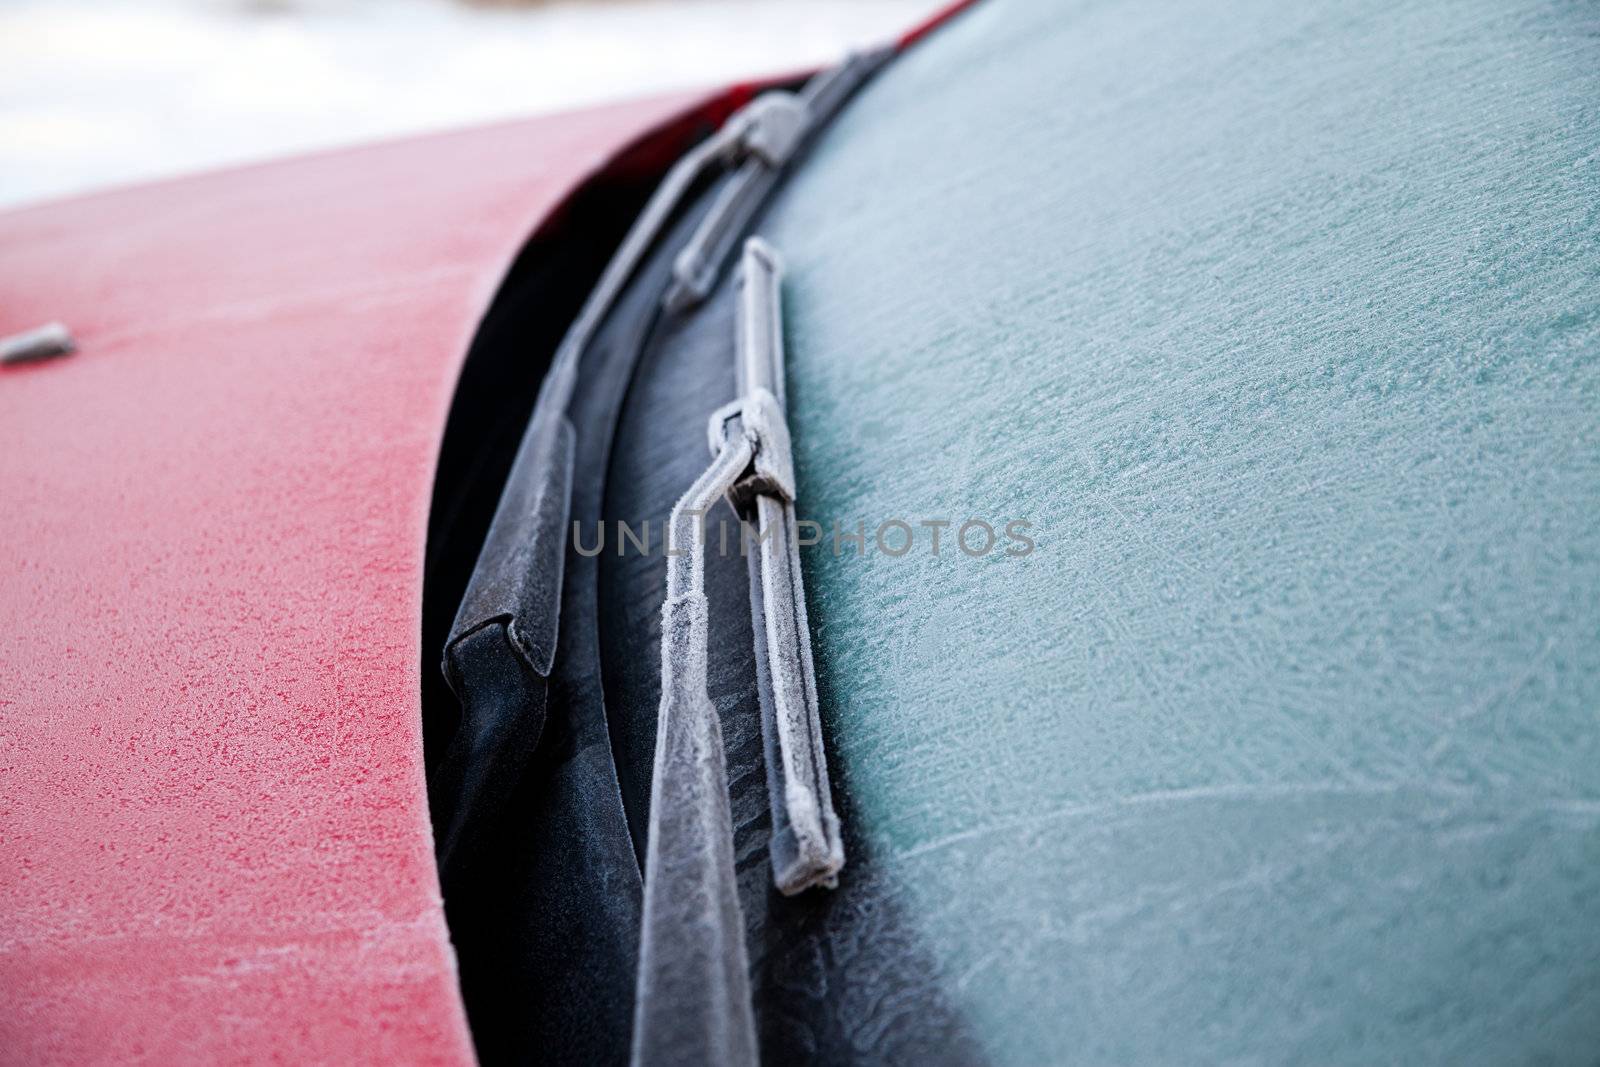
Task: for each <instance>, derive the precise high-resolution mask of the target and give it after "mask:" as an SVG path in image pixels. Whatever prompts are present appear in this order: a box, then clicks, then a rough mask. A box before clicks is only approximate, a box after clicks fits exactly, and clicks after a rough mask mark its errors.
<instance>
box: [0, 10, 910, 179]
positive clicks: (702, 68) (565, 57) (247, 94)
mask: <svg viewBox="0 0 1600 1067" xmlns="http://www.w3.org/2000/svg"><path fill="white" fill-rule="evenodd" d="M939 6H941V4H940V2H939V0H545V2H534V3H524V4H518V5H509V4H502V5H492V6H486V5H482V4H477V5H472V4H463V3H460V2H452V0H140V2H136V3H121V4H108V3H103V2H96V0H0V204H4V205H9V204H16V203H20V202H25V201H30V200H36V199H39V198H44V197H54V196H59V195H65V194H69V193H74V192H79V191H84V190H89V189H94V188H99V187H103V186H107V185H113V184H121V183H125V182H130V181H138V180H144V179H149V178H156V177H163V176H167V175H172V174H178V173H183V172H186V171H192V170H196V169H201V168H207V167H213V166H218V165H222V164H227V163H235V162H243V161H247V160H255V159H261V158H264V157H269V156H274V155H282V154H285V153H291V152H301V151H307V150H311V149H315V148H323V147H331V146H335V145H342V144H347V143H351V142H357V141H364V140H372V139H374V138H380V137H388V136H394V135H397V134H404V133H411V132H418V131H423V130H432V129H439V128H442V127H448V126H457V125H463V124H469V123H474V122H482V121H488V120H493V119H497V118H506V117H510V116H515V115H526V114H531V113H536V112H541V111H551V110H558V109H562V108H570V107H576V106H581V105H584V104H592V103H597V102H601V101H606V100H614V99H621V98H626V97H629V96H638V95H641V94H646V93H651V92H657V91H662V90H666V89H673V88H680V87H687V86H694V85H703V84H708V83H712V84H714V83H718V82H725V81H729V80H732V79H734V78H738V77H740V76H743V75H747V74H756V73H766V72H772V71H781V70H785V69H790V68H793V67H797V66H802V65H808V64H820V63H824V62H828V61H830V60H832V59H834V58H836V57H837V56H839V55H840V54H842V53H843V52H844V51H845V50H846V49H847V48H849V47H851V46H857V45H867V44H873V43H877V42H879V41H883V40H887V39H889V38H891V37H893V36H894V35H896V34H897V33H899V32H900V31H901V30H903V29H905V28H907V27H909V26H911V25H912V24H914V23H915V22H917V21H918V20H919V19H921V18H922V17H923V16H925V15H926V14H928V13H930V12H931V11H933V10H935V9H936V8H938V7H939Z"/></svg>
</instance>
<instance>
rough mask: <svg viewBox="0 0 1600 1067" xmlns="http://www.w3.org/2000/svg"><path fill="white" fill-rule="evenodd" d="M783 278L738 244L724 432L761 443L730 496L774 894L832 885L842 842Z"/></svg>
mask: <svg viewBox="0 0 1600 1067" xmlns="http://www.w3.org/2000/svg"><path fill="white" fill-rule="evenodd" d="M782 276H783V264H782V260H781V258H780V257H779V255H778V253H777V251H776V250H775V249H773V248H772V246H771V245H769V244H767V243H766V242H765V241H763V240H761V239H760V238H758V237H753V238H751V239H750V240H748V241H746V242H745V246H744V259H743V262H742V264H741V267H740V273H739V281H738V285H739V353H738V360H739V363H738V367H739V371H738V378H739V390H740V393H741V394H742V395H743V397H744V399H743V400H741V401H737V402H736V403H735V404H734V405H730V407H729V408H727V409H724V419H723V423H722V426H721V427H720V432H721V433H722V434H723V436H724V438H726V436H727V435H728V433H729V432H730V428H731V427H732V426H733V425H734V423H735V420H736V421H737V424H738V426H739V427H740V428H742V429H743V431H744V432H745V433H746V434H747V435H751V434H752V433H753V436H754V438H755V440H756V442H757V447H756V454H755V458H754V462H753V464H752V467H751V470H750V471H749V472H748V474H747V476H746V477H745V478H744V479H742V480H740V481H738V482H736V483H734V486H733V489H732V491H731V492H730V494H729V496H730V497H731V498H732V501H733V503H734V506H735V508H736V509H737V510H738V511H739V512H740V514H741V515H746V516H750V517H752V518H753V519H754V520H755V523H756V531H757V536H756V545H757V552H756V553H755V554H754V555H752V556H751V557H750V570H751V574H750V578H751V582H750V599H751V606H752V608H753V609H754V615H755V619H754V623H755V625H754V629H755V639H756V674H757V683H758V684H757V689H758V691H759V694H760V699H761V727H762V740H763V743H764V746H765V749H766V760H767V789H768V793H769V795H770V797H771V803H772V843H771V846H770V853H771V858H772V875H773V883H774V884H775V885H776V886H777V887H778V891H779V892H781V893H783V894H784V895H786V896H792V895H794V894H795V893H799V892H801V891H803V890H805V889H808V888H810V887H811V886H817V885H821V886H828V887H830V888H831V887H832V886H834V885H836V884H838V874H839V869H840V868H841V867H843V866H844V843H843V841H842V840H841V838H840V836H839V818H838V816H837V815H836V814H835V813H834V809H833V796H832V791H831V789H830V787H829V783H828V763H827V756H826V754H825V753H824V750H823V743H822V719H821V716H820V715H819V713H818V710H817V683H816V672H815V668H814V667H813V665H812V660H811V628H810V624H809V622H808V620H807V618H806V598H805V587H804V584H803V583H802V581H801V577H800V539H799V536H798V532H797V530H796V528H795V512H794V501H795V483H794V460H793V457H792V454H791V449H790V443H789V429H788V424H787V420H786V412H787V408H788V403H787V399H786V395H785V393H786V391H785V387H784V365H783V364H784V360H783V320H782V311H781V304H780V302H779V301H780V292H779V286H780V285H781V283H782Z"/></svg>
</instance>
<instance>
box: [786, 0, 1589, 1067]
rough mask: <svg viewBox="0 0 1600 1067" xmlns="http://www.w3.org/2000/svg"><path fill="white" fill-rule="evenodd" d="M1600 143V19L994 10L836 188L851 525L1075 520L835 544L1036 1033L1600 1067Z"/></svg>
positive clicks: (827, 619)
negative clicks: (957, 540) (913, 541)
mask: <svg viewBox="0 0 1600 1067" xmlns="http://www.w3.org/2000/svg"><path fill="white" fill-rule="evenodd" d="M1597 152H1600V14H1597V12H1596V9H1595V8H1594V7H1593V6H1592V5H1590V4H1584V3H1529V2H1513V3H1490V2H1477V0H1468V2H1433V3H1409V4H1398V5H1397V4H1392V3H1375V2H1358V3H1338V2H1321V3H1310V4H1278V3H1241V4H1229V5H1222V4H1215V3H1156V2H1147V0H1133V2H1127V3H1112V2H1105V3H1062V2H1060V0H987V2H985V3H982V4H980V5H979V6H978V7H977V8H976V9H975V10H974V11H972V12H971V13H969V14H967V15H965V16H963V17H961V18H960V19H958V20H957V21H956V22H955V23H954V24H953V25H951V26H950V27H948V28H947V29H945V30H942V31H940V32H939V33H938V34H936V35H935V36H934V37H933V38H931V39H930V40H928V41H927V42H925V43H924V44H923V45H921V46H919V47H918V48H917V49H916V50H915V51H913V52H912V53H911V54H910V55H908V56H907V57H905V58H904V59H902V60H900V61H898V62H897V63H896V64H895V65H894V66H893V67H891V68H890V69H889V70H888V71H887V72H886V73H885V74H884V75H883V76H882V77H881V80H880V81H879V82H878V83H876V84H875V85H874V86H872V87H871V88H870V89H869V90H868V91H867V92H866V93H865V94H864V96H863V97H862V98H861V99H860V101H859V102H858V103H857V104H856V105H854V106H853V107H852V108H851V109H850V111H849V112H848V113H847V114H846V115H845V116H844V117H843V118H842V119H841V120H840V121H839V123H838V124H837V126H836V128H834V129H833V130H832V131H831V132H830V133H829V134H828V136H827V139H826V141H825V142H824V143H823V144H822V145H821V146H819V149H818V151H817V152H816V153H815V154H814V155H813V157H812V158H811V159H810V160H809V161H808V162H807V163H806V165H805V166H804V167H803V169H802V170H801V171H800V173H799V174H797V175H796V177H795V179H794V180H793V182H792V183H791V184H790V186H789V187H788V189H787V190H786V192H785V194H784V196H783V198H782V199H781V201H780V202H779V204H778V205H777V207H776V210H775V211H774V213H773V214H772V215H771V217H770V218H769V219H768V220H767V221H766V223H765V225H764V226H763V228H762V230H763V233H764V234H765V235H766V236H768V237H769V238H770V239H771V240H772V241H773V242H774V243H775V244H776V245H777V246H778V247H780V248H781V249H782V251H783V253H784V254H785V256H786V257H787V259H788V261H789V264H790V275H789V282H788V290H787V297H786V310H787V314H788V319H789V326H788V346H789V364H790V369H789V376H790V377H789V386H790V402H791V409H792V411H791V422H792V424H793V426H794V430H795V447H796V450H797V459H798V462H799V465H800V488H801V511H802V516H803V517H806V516H808V517H811V518H814V519H818V520H821V521H822V522H823V523H824V524H825V525H827V524H831V523H832V522H834V521H835V520H837V521H840V522H841V523H842V524H844V525H845V526H846V527H847V528H851V527H853V525H854V522H855V521H856V520H857V519H861V520H865V521H866V523H867V526H868V530H869V540H870V530H871V529H872V527H873V526H874V525H875V524H876V523H878V522H880V521H882V520H884V519H888V518H904V519H907V520H910V521H912V522H913V523H915V522H917V521H918V520H920V519H924V518H941V517H942V518H950V519H954V520H956V521H957V522H959V521H960V520H962V519H963V518H966V517H969V516H979V517H983V518H985V519H988V520H990V521H991V522H994V523H996V524H997V525H999V524H1001V523H1003V522H1004V521H1005V520H1008V519H1014V518H1022V519H1029V520H1032V522H1033V523H1034V529H1033V534H1034V536H1035V538H1036V540H1037V549H1036V550H1035V551H1034V552H1033V553H1032V554H1031V555H1029V556H1027V557H1025V558H1021V559H1016V558H1006V557H1005V556H1003V555H1001V554H1000V552H999V551H998V550H997V551H996V552H995V553H993V554H991V555H990V556H988V557H985V558H983V559H981V560H979V559H972V558H968V557H965V556H963V555H961V554H960V553H959V552H952V551H951V549H950V547H949V541H948V538H949V536H950V534H949V533H948V532H947V533H946V535H945V537H946V539H947V540H946V541H945V544H944V546H942V548H943V550H942V551H941V554H940V556H939V557H938V558H937V559H934V558H932V557H931V556H930V555H929V554H928V531H926V530H921V531H919V535H920V537H919V541H918V543H917V546H916V549H915V550H914V551H913V552H912V553H911V554H910V555H907V556H905V557H903V558H898V559H894V558H885V557H883V556H881V555H877V554H876V553H873V552H870V551H869V554H868V557H867V558H865V559H861V558H856V557H855V556H854V555H852V554H850V553H849V551H848V549H847V551H846V554H845V555H843V556H842V557H838V558H836V557H835V556H834V555H833V553H832V551H831V548H830V544H829V540H828V539H827V538H824V541H823V543H822V544H820V545H818V546H816V547H815V548H812V549H810V550H809V555H808V556H807V558H806V565H807V567H808V572H807V581H808V583H809V591H810V601H811V620H812V624H813V628H814V631H815V639H816V647H817V667H818V672H819V681H820V684H821V686H822V689H823V701H824V707H825V711H826V714H827V715H828V716H829V719H830V727H831V736H832V741H833V744H834V750H833V760H834V763H835V767H836V770H835V774H836V777H837V779H838V780H839V782H840V789H841V791H842V792H844V793H845V794H846V796H847V797H848V810H849V812H850V814H851V816H852V817H853V818H854V819H855V820H857V826H858V828H859V830H860V831H861V832H862V833H863V834H864V835H865V838H866V840H867V842H868V845H869V851H870V853H871V862H874V863H877V864H880V865H882V866H883V867H885V868H886V869H887V870H888V871H890V872H891V873H892V874H893V876H894V877H895V879H896V880H897V881H898V882H899V883H900V884H902V885H903V886H904V887H906V892H907V894H908V899H909V906H908V910H909V912H910V914H911V916H912V918H913V920H914V922H915V923H916V924H917V926H918V929H919V932H920V936H921V937H922V938H923V939H924V940H925V941H926V942H927V944H928V945H929V946H930V948H931V950H932V952H933V954H934V955H935V957H936V958H937V959H938V960H939V961H940V968H941V977H942V981H943V983H944V985H945V986H946V988H948V989H949V990H950V991H951V994H952V996H953V997H954V998H955V1000H956V1001H957V1003H958V1004H959V1005H960V1006H961V1007H962V1008H963V1009H964V1010H966V1011H967V1012H968V1013H970V1015H971V1018H972V1020H973V1022H974V1025H975V1027H976V1029H977V1030H978V1032H979V1033H980V1035H981V1036H982V1038H983V1040H984V1041H985V1042H986V1044H987V1046H988V1048H989V1050H990V1051H991V1052H992V1053H993V1054H994V1056H995V1057H996V1058H997V1059H998V1060H1000V1061H1002V1062H1007V1063H1016V1064H1037V1063H1053V1062H1089V1063H1104V1062H1173V1061H1177V1062H1193V1061H1197V1060H1198V1061H1215V1060H1246V1061H1261V1062H1283V1061H1299V1062H1313V1063H1330V1062H1374V1061H1385V1062H1393V1061H1399V1062H1416V1061H1419V1060H1420V1061H1434V1062H1451V1063H1461V1062H1485V1063H1505V1062H1523V1061H1528V1060H1535V1059H1540V1058H1542V1057H1543V1058H1549V1059H1553V1060H1555V1061H1560V1062H1593V1058H1594V1056H1595V1054H1596V1050H1597V1049H1600V156H1597ZM894 537H895V541H896V543H897V542H898V540H899V538H900V535H899V534H895V535H894ZM1002 545H1003V542H1002ZM848 873H849V872H848V870H847V871H846V876H848Z"/></svg>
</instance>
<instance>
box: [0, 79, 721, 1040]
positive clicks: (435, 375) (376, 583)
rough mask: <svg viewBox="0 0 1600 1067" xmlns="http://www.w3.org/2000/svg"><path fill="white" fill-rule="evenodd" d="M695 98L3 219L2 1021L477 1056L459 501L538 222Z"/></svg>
mask: <svg viewBox="0 0 1600 1067" xmlns="http://www.w3.org/2000/svg"><path fill="white" fill-rule="evenodd" d="M727 99H728V94H718V95H717V96H716V97H715V98H708V97H706V96H705V95H703V94H702V95H698V96H692V95H679V96H674V97H669V98H665V99H659V100H653V101H648V102H644V103H635V104H628V105H623V106H618V107H611V108H605V109H600V110H595V111H587V112H583V113H579V114H571V115H563V116H558V117H553V118H545V119H538V120H534V121H529V122H521V123H515V124H511V125H503V126H498V127H492V128H488V129H481V130H475V131H471V132H466V133H458V134H450V135H444V136H437V137H431V138H426V139H422V140H414V141H409V142H405V143H400V144H394V145H386V146H380V147H375V148H367V149H360V150H355V151H348V152H341V153H337V154H332V155H324V156H318V157H314V158H308V159H302V160H297V161H293V162H288V163H282V164H274V165H270V166H263V167H256V168H250V169H245V170H237V171H232V172H228V173H220V174H215V175H210V176H205V177H199V178H194V179H190V180H185V181H178V182H172V183H168V184H163V185H158V186H151V187H145V188H138V189H131V190H127V191H121V192H115V193H110V194H106V195H102V196H97V197H92V198H88V199H82V200H76V201H70V202H64V203H59V204H51V205H47V206H43V207H38V208H33V209H31V210H25V211H21V212H17V213H13V214H9V215H0V334H9V333H11V332H14V331H18V330H22V329H25V328H29V327H33V326H37V325H39V324H41V323H43V322H47V321H50V320H55V319H59V320H61V321H63V322H65V323H66V324H68V325H69V326H70V328H71V329H72V331H73V333H74V335H75V336H76V338H77V341H78V344H79V348H80V351H79V352H78V353H77V354H76V355H73V356H71V357H69V358H66V359H63V360H59V361H56V362H52V363H45V364H36V365H32V366H27V367H12V368H4V369H0V502H3V503H0V542H3V543H4V544H5V546H6V548H5V555H6V560H7V568H6V569H7V572H8V576H7V583H6V586H5V595H4V596H0V634H3V635H4V636H3V637H0V642H3V654H0V797H3V800H0V808H3V810H4V815H3V818H0V835H3V836H0V945H3V946H4V947H3V951H0V990H4V992H3V993H0V1001H3V1010H0V1047H4V1048H5V1049H6V1050H7V1058H15V1059H17V1060H26V1061H41V1060H50V1061H56V1060H71V1061H74V1062H79V1061H83V1060H105V1061H116V1062H127V1061H132V1060H141V1059H143V1060H150V1061H154V1062H197V1061H203V1062H213V1061H220V1060H230V1061H231V1060H240V1059H250V1060H268V1059H281V1060H288V1061H292V1062H345V1063H351V1062H365V1061H393V1060H395V1059H396V1058H397V1057H402V1056H403V1058H404V1059H405V1060H406V1061H407V1062H412V1061H470V1060H471V1059H472V1046H471V1042H470V1040H469V1036H468V1033H467V1027H466V1022H465V1017H464V1014H463V1011H462V1007H461V1002H460V997H459V995H458V993H457V988H456V980H455V967H454V957H453V955H452V952H451V948H450V944H449V940H448V935H447V931H446V929H445V922H444V917H443V913H442V911H441V908H440V900H439V888H438V883H437V879H436V874H435V869H434V863H433V855H432V837H431V833H430V829H429V824H428V814H427V805H426V797H425V789H424V782H423V773H422V765H421V754H422V749H421V741H420V736H419V732H420V724H419V707H418V700H419V696H418V694H419V679H418V674H417V672H418V663H419V661H420V658H421V657H420V648H419V640H420V638H419V628H420V617H421V616H420V612H421V605H420V597H421V593H420V590H421V588H422V577H421V569H422V558H423V547H424V538H425V532H426V528H427V510H428V504H429V498H430V493H431V491H432V479H433V470H434V463H435V460H436V457H437V455H438V449H439V443H440V437H441V434H442V431H443V427H444V423H445V416H446V412H447V410H448V407H449V404H450V398H451V392H452V389H453V387H454V384H455V380H456V375H457V371H458V369H459V367H460V364H461V361H462V358H463V356H464V354H465V353H466V351H467V347H468V343H469V341H470V340H471V337H472V334H473V331H474V328H475V327H476V325H477V323H478V320H479V318H480V316H481V315H482V313H483V311H484V309H485V307H486V306H487V304H488V302H489V300H490V298H491V297H492V295H493V294H494V291H495V288H496V286H497V284H498V283H499V281H500V280H501V278H502V276H503V274H504V273H505V270H506V268H507V265H508V264H509V263H510V261H511V259H512V258H513V256H514V255H515V253H516V252H517V249H518V248H519V246H520V245H521V243H522V242H523V240H524V239H525V238H526V236H527V235H528V233H529V231H530V230H531V229H532V228H533V227H534V226H536V225H537V224H538V223H539V221H540V220H541V219H542V218H543V217H545V216H546V215H547V214H548V213H549V212H550V211H551V210H552V208H553V207H554V206H555V205H556V204H557V203H558V201H559V200H560V199H561V197H562V196H563V195H564V194H566V193H567V192H568V191H569V190H570V189H571V188H572V187H573V186H574V184H575V183H576V182H578V181H579V180H580V179H581V178H582V177H583V176H584V175H585V174H586V173H587V172H589V171H591V170H593V169H594V168H596V167H597V166H598V165H599V164H601V163H602V162H603V161H604V160H605V159H606V158H607V157H609V156H611V155H613V154H614V153H615V152H616V151H617V150H618V149H619V148H621V147H622V146H623V145H624V144H625V143H626V142H628V141H630V140H632V139H634V138H636V137H637V136H639V135H640V134H642V133H643V132H644V131H645V130H647V129H649V128H651V127H654V126H657V125H658V124H660V123H661V122H663V121H664V120H665V119H667V118H668V117H670V116H673V115H675V114H678V113H680V112H683V111H684V110H686V109H689V108H694V107H700V106H706V105H707V104H708V102H712V103H713V104H715V102H717V101H723V102H725V101H727Z"/></svg>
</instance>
